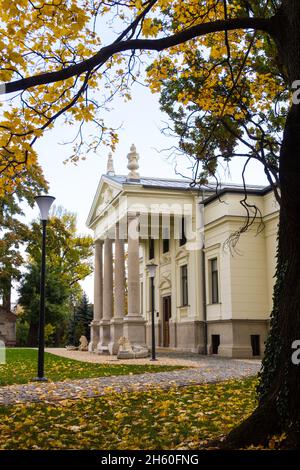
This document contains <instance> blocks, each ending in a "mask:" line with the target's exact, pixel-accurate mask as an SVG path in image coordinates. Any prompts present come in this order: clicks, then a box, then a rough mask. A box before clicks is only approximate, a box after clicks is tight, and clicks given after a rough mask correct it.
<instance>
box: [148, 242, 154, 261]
mask: <svg viewBox="0 0 300 470" xmlns="http://www.w3.org/2000/svg"><path fill="white" fill-rule="evenodd" d="M154 254H155V253H154V239H153V238H150V239H149V259H153V258H154Z"/></svg>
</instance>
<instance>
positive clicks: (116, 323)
mask: <svg viewBox="0 0 300 470" xmlns="http://www.w3.org/2000/svg"><path fill="white" fill-rule="evenodd" d="M121 336H123V317H119V318H118V317H115V318H112V320H111V322H110V342H109V344H108V350H109V354H112V355H116V354H118V351H119V343H118V341H119V339H120V337H121Z"/></svg>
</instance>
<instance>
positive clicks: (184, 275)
mask: <svg viewBox="0 0 300 470" xmlns="http://www.w3.org/2000/svg"><path fill="white" fill-rule="evenodd" d="M180 303H181V307H187V306H188V304H189V281H188V265H187V264H183V265H182V266H180Z"/></svg>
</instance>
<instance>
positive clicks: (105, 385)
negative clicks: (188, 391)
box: [0, 356, 260, 405]
mask: <svg viewBox="0 0 300 470" xmlns="http://www.w3.org/2000/svg"><path fill="white" fill-rule="evenodd" d="M197 363H198V366H197V367H193V368H190V369H185V370H177V371H172V372H157V373H145V374H136V375H119V376H111V377H101V378H92V379H80V380H72V381H68V382H50V383H30V384H25V385H9V386H5V387H0V405H11V404H15V403H29V402H44V403H53V402H58V401H63V400H70V399H71V400H74V399H80V398H89V397H96V396H100V395H104V394H106V393H110V392H112V391H116V392H122V391H125V390H127V391H137V390H145V389H149V388H155V387H160V388H169V387H172V386H179V387H180V386H186V385H196V384H203V383H213V382H222V381H224V380H227V379H233V378H242V377H247V376H251V375H255V374H257V372H258V371H259V369H260V362H259V361H257V360H256V361H253V360H237V359H224V358H214V357H206V356H205V357H204V356H200V359H199V361H197Z"/></svg>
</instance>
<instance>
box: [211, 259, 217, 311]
mask: <svg viewBox="0 0 300 470" xmlns="http://www.w3.org/2000/svg"><path fill="white" fill-rule="evenodd" d="M210 273H211V303H212V304H218V303H219V279H218V278H219V275H218V260H217V258H214V259H212V260H210Z"/></svg>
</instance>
